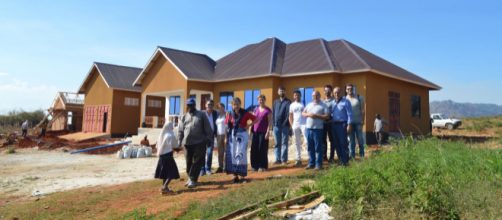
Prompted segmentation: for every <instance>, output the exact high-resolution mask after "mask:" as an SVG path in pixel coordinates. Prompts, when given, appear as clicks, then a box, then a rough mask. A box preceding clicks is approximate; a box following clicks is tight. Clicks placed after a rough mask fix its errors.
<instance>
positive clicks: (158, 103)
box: [148, 100, 162, 108]
mask: <svg viewBox="0 0 502 220" xmlns="http://www.w3.org/2000/svg"><path fill="white" fill-rule="evenodd" d="M148 107H152V108H162V101H160V100H148Z"/></svg>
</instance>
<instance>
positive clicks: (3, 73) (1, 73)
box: [0, 72, 9, 76]
mask: <svg viewBox="0 0 502 220" xmlns="http://www.w3.org/2000/svg"><path fill="white" fill-rule="evenodd" d="M8 75H9V74H8V73H6V72H0V76H8Z"/></svg>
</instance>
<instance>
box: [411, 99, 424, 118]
mask: <svg viewBox="0 0 502 220" xmlns="http://www.w3.org/2000/svg"><path fill="white" fill-rule="evenodd" d="M420 106H421V103H420V96H418V95H412V96H411V117H415V118H420V117H421V116H422V112H421V111H420V109H421V108H420Z"/></svg>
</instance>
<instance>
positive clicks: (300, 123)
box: [289, 90, 307, 167]
mask: <svg viewBox="0 0 502 220" xmlns="http://www.w3.org/2000/svg"><path fill="white" fill-rule="evenodd" d="M293 99H294V101H293V102H292V103H291V105H290V106H289V124H291V127H292V129H293V135H294V136H295V145H296V164H295V166H297V167H299V166H301V165H302V160H301V154H302V139H303V140H304V143H307V137H306V136H305V120H306V118H305V117H303V115H302V112H303V109H304V106H303V103H302V102H301V93H300V91H298V90H295V91H294V93H293Z"/></svg>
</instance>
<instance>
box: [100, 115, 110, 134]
mask: <svg viewBox="0 0 502 220" xmlns="http://www.w3.org/2000/svg"><path fill="white" fill-rule="evenodd" d="M107 123H108V112H105V113H103V129H102V130H101V131H102V132H103V133H106V124H107Z"/></svg>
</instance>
